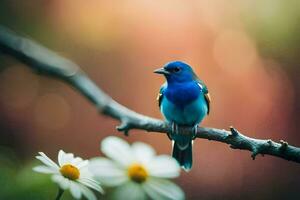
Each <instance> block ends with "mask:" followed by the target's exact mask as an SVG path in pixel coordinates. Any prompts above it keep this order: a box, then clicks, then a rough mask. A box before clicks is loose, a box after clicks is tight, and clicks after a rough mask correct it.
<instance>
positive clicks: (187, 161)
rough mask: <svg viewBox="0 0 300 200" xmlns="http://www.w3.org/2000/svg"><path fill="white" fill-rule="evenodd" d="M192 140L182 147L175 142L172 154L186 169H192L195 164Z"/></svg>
mask: <svg viewBox="0 0 300 200" xmlns="http://www.w3.org/2000/svg"><path fill="white" fill-rule="evenodd" d="M192 143H193V142H192V140H191V141H189V143H188V145H187V146H185V147H184V148H182V147H181V146H180V145H179V144H178V143H177V142H173V153H172V156H173V158H175V159H176V160H177V161H178V163H179V164H180V166H181V167H182V168H183V169H184V170H185V171H190V170H191V168H192V165H193V144H192Z"/></svg>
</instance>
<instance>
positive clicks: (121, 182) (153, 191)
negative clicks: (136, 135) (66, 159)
mask: <svg viewBox="0 0 300 200" xmlns="http://www.w3.org/2000/svg"><path fill="white" fill-rule="evenodd" d="M101 150H102V152H103V153H104V154H105V155H106V156H107V157H108V158H110V159H111V160H110V159H107V158H94V159H92V160H91V161H90V166H89V167H90V170H91V172H93V173H94V175H95V178H97V179H98V180H100V181H101V183H102V184H103V185H104V186H108V187H116V190H115V192H114V199H125V197H126V199H130V200H144V199H149V198H150V199H154V200H161V199H172V200H182V199H184V193H183V191H182V190H181V189H180V187H178V186H177V185H175V184H174V183H172V182H171V181H169V180H167V179H168V178H175V177H178V176H179V174H180V166H179V164H178V163H177V161H176V160H175V159H173V158H172V157H170V156H167V155H161V156H156V155H155V151H154V149H153V148H152V147H151V146H149V145H147V144H145V143H141V142H135V143H133V144H132V146H130V145H129V144H128V143H127V142H126V141H124V140H122V139H120V138H118V137H113V136H110V137H107V138H106V139H104V140H103V141H102V143H101Z"/></svg>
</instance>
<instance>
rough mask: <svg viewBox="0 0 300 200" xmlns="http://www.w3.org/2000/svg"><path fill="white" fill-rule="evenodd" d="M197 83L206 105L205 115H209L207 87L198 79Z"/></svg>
mask: <svg viewBox="0 0 300 200" xmlns="http://www.w3.org/2000/svg"><path fill="white" fill-rule="evenodd" d="M197 83H198V85H199V87H200V88H201V89H202V92H203V94H204V98H205V101H206V104H207V114H209V112H210V102H211V98H210V95H209V92H208V88H207V86H206V85H205V84H204V83H203V81H201V80H200V79H198V78H197Z"/></svg>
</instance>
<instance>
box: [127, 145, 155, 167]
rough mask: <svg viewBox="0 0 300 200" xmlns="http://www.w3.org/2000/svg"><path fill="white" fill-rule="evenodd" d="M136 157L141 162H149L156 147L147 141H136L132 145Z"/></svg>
mask: <svg viewBox="0 0 300 200" xmlns="http://www.w3.org/2000/svg"><path fill="white" fill-rule="evenodd" d="M131 148H132V150H133V153H134V155H135V157H136V159H137V160H138V161H139V162H141V163H144V164H146V163H148V162H149V161H150V160H151V159H152V158H153V157H154V156H155V151H154V149H153V148H152V147H151V146H150V145H148V144H145V143H142V142H135V143H133V144H132V146H131Z"/></svg>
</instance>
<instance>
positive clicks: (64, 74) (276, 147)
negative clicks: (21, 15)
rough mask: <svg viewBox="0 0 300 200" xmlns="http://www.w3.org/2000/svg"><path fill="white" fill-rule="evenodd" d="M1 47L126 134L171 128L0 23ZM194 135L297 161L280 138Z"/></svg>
mask: <svg viewBox="0 0 300 200" xmlns="http://www.w3.org/2000/svg"><path fill="white" fill-rule="evenodd" d="M0 50H1V51H3V52H4V53H6V54H9V55H11V56H13V57H15V58H16V59H18V60H19V61H22V62H23V63H25V64H27V66H28V67H31V68H32V69H34V70H35V71H37V72H38V73H41V74H44V75H48V76H53V77H55V78H58V79H60V80H62V81H65V82H66V83H68V84H70V85H71V86H73V87H74V88H75V89H77V91H79V92H80V93H81V94H82V95H83V96H85V97H86V98H87V99H88V100H89V101H91V102H92V103H93V104H94V105H95V106H96V108H97V109H98V110H99V112H101V113H102V114H104V115H107V116H110V117H112V118H114V119H116V120H119V121H120V122H121V124H120V125H119V126H118V127H117V130H118V131H122V132H124V133H125V134H126V135H128V132H129V130H131V129H140V130H145V131H148V132H159V133H169V132H171V131H172V128H171V125H170V124H168V123H166V122H164V121H161V120H159V119H155V118H152V117H148V116H145V115H142V114H139V113H136V112H134V111H133V110H130V109H128V108H127V107H125V106H123V105H121V104H119V103H118V102H116V101H115V100H113V99H112V98H111V97H110V96H109V95H107V94H106V93H105V92H104V91H102V90H101V89H100V88H99V87H98V86H97V85H96V84H95V83H94V82H93V81H92V80H91V79H90V78H89V77H88V76H87V75H86V74H85V73H84V72H83V71H82V70H81V69H80V67H79V66H78V65H76V64H75V63H73V62H72V61H70V60H68V59H65V58H63V57H61V56H59V55H57V54H56V53H54V52H53V51H51V50H49V49H47V48H45V47H43V46H42V45H40V44H38V43H36V42H34V41H32V40H30V39H27V38H24V37H21V36H19V35H17V34H15V33H14V32H12V31H10V30H8V29H6V28H4V27H1V26H0ZM179 131H180V133H181V134H191V133H192V131H193V129H192V128H190V127H180V130H179ZM196 137H197V138H203V139H208V140H214V141H218V142H223V143H226V144H229V146H230V147H231V148H233V149H241V150H248V151H250V152H252V154H251V156H252V158H253V159H255V157H256V156H257V155H258V154H262V155H264V154H267V155H272V156H276V157H280V158H283V159H285V160H290V161H294V162H297V163H300V148H299V147H295V146H291V145H289V144H288V143H287V142H285V141H282V140H281V141H280V142H274V141H272V140H270V139H268V140H263V139H255V138H250V137H247V136H245V135H243V134H242V133H240V132H239V131H238V130H236V129H235V128H233V127H230V130H229V131H226V130H224V129H216V128H205V127H198V129H197V134H196Z"/></svg>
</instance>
